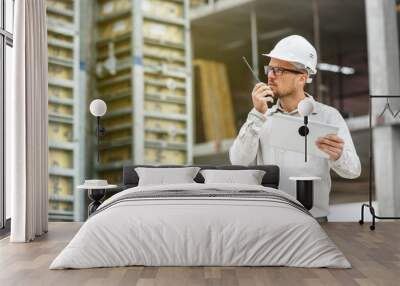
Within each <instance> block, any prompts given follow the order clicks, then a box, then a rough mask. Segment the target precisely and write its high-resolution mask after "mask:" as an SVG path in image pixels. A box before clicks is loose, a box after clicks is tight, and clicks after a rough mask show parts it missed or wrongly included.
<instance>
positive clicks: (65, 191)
mask: <svg viewBox="0 0 400 286" xmlns="http://www.w3.org/2000/svg"><path fill="white" fill-rule="evenodd" d="M63 5H66V6H68V7H64V6H63ZM47 31H48V35H50V34H51V35H52V36H48V47H49V57H48V63H49V67H50V65H52V66H54V67H55V69H62V68H65V69H67V70H69V71H70V78H63V77H62V76H59V75H57V74H55V75H54V74H52V73H51V72H49V78H48V85H49V97H48V103H49V116H48V120H49V129H50V130H49V133H51V132H52V128H53V129H54V130H60V129H58V128H61V127H60V126H63V128H65V129H63V132H64V133H63V135H64V138H62V136H58V135H60V133H56V134H55V135H50V136H49V170H48V172H49V203H50V206H49V219H50V220H62V221H73V220H80V218H81V217H82V215H83V214H81V209H82V207H81V205H82V204H83V202H82V200H81V199H80V197H79V196H77V195H76V194H75V192H74V186H75V185H77V183H79V182H81V181H82V179H83V169H82V168H81V167H80V164H79V162H80V160H81V155H82V153H81V151H82V150H83V149H84V148H83V146H82V145H83V138H80V136H79V128H78V126H79V124H80V122H81V120H84V119H82V118H81V116H80V113H81V112H80V108H81V102H80V98H79V93H78V90H79V1H77V0H75V1H74V0H70V1H62V2H57V1H54V0H48V1H47ZM50 49H52V50H53V51H54V50H55V51H56V52H55V54H51V53H50ZM57 51H62V52H57ZM63 53H66V54H63ZM66 55H67V56H66ZM69 55H70V56H69ZM49 70H50V69H49ZM63 92H64V93H66V94H70V95H71V96H70V97H67V96H65V94H64V95H63V96H60V93H63ZM57 93H58V94H57ZM50 106H53V108H55V110H53V109H52V108H50ZM57 109H61V110H64V111H65V110H69V111H70V113H69V114H66V113H62V112H58V110H57ZM57 124H61V125H57ZM66 130H67V131H66ZM68 132H69V133H68ZM65 137H68V139H67V138H65ZM52 152H68V153H67V155H65V158H63V157H60V154H58V155H57V154H51V153H52ZM63 160H68V162H70V163H71V165H70V166H57V165H58V164H59V163H60V162H61V163H62V161H63ZM60 165H63V164H60ZM66 182H68V183H66ZM59 192H62V194H61V193H59ZM54 203H56V204H63V207H62V208H61V209H59V208H52V206H54Z"/></svg>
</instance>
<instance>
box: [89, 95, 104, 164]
mask: <svg viewBox="0 0 400 286" xmlns="http://www.w3.org/2000/svg"><path fill="white" fill-rule="evenodd" d="M89 110H90V113H91V114H92V115H93V116H95V117H96V118H97V128H96V136H97V162H99V157H100V154H99V141H100V137H103V136H104V134H105V133H106V129H105V128H104V127H101V126H100V117H102V116H103V115H104V114H106V112H107V104H106V103H105V102H104V101H103V100H101V99H95V100H93V101H92V102H91V103H90V106H89Z"/></svg>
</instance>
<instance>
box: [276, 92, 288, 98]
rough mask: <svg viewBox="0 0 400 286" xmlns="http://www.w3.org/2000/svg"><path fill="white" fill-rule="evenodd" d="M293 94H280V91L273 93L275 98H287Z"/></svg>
mask: <svg viewBox="0 0 400 286" xmlns="http://www.w3.org/2000/svg"><path fill="white" fill-rule="evenodd" d="M292 93H293V92H280V91H276V92H275V93H274V96H276V97H277V98H285V97H289V96H290V95H291V94H292Z"/></svg>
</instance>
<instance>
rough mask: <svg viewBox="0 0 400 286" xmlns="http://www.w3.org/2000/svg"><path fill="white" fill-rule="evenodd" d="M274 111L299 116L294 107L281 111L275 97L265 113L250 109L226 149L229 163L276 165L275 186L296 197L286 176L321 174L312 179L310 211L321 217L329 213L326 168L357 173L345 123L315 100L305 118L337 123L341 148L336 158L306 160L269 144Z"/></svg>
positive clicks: (357, 163)
mask: <svg viewBox="0 0 400 286" xmlns="http://www.w3.org/2000/svg"><path fill="white" fill-rule="evenodd" d="M307 96H309V95H307ZM309 97H311V96H309ZM311 98H312V97H311ZM277 112H282V113H284V114H286V115H291V116H297V117H300V114H299V113H298V112H297V110H294V111H292V112H290V113H287V112H285V111H284V110H282V109H281V108H280V104H279V100H278V102H277V104H275V105H274V106H273V107H271V108H270V109H268V111H267V112H266V113H265V114H263V113H260V112H258V111H257V110H256V109H254V108H253V109H252V110H251V111H250V113H249V115H248V117H247V121H246V122H245V123H244V124H243V126H242V128H241V129H240V132H239V135H238V137H237V138H236V139H235V141H234V143H233V145H232V146H231V148H230V150H229V157H230V160H231V163H232V164H234V165H246V166H247V165H268V164H273V165H278V166H279V168H280V182H279V189H281V190H283V191H285V192H287V193H289V194H290V195H292V196H294V197H295V196H296V182H295V181H292V180H289V177H291V176H318V177H321V180H319V181H314V206H313V208H312V209H311V213H312V214H313V215H314V216H315V217H325V216H327V215H328V214H329V192H330V190H331V176H330V169H331V168H332V169H333V170H334V171H335V172H336V173H337V174H338V175H339V176H341V177H343V178H348V179H353V178H357V177H358V176H360V173H361V164H360V159H359V157H358V155H357V152H356V150H355V148H354V144H353V140H352V138H351V135H350V132H349V129H348V127H347V125H346V122H345V121H344V119H343V117H342V116H341V114H340V113H339V112H338V111H337V110H336V109H335V108H333V107H330V106H328V105H325V104H322V103H319V102H315V109H314V112H313V113H312V114H310V116H309V119H310V120H312V121H317V122H318V121H319V122H322V123H328V124H333V125H336V126H338V127H339V132H338V136H339V137H341V138H342V139H343V140H344V147H343V153H342V155H341V157H340V158H339V159H338V160H336V161H332V160H330V159H324V158H320V157H317V156H313V155H311V154H310V155H309V159H308V160H307V161H308V162H307V163H306V162H304V154H303V153H298V152H293V151H287V150H284V149H281V148H277V147H274V146H271V145H270V143H269V132H268V131H269V129H270V126H271V121H272V120H268V118H269V117H270V116H273V115H274V114H275V113H277Z"/></svg>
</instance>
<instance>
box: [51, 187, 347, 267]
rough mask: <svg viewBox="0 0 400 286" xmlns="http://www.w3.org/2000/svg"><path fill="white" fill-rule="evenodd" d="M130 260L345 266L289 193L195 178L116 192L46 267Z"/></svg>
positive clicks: (178, 263)
mask: <svg viewBox="0 0 400 286" xmlns="http://www.w3.org/2000/svg"><path fill="white" fill-rule="evenodd" d="M132 265H144V266H292V267H330V268H350V267H351V266H350V263H349V262H348V260H347V259H346V258H345V256H344V255H343V253H342V252H341V251H340V250H339V249H338V248H337V247H336V245H335V244H334V243H333V241H332V240H331V239H330V238H329V237H328V236H327V234H326V233H325V232H324V230H323V229H322V228H321V226H320V225H319V224H318V222H317V221H316V220H315V219H314V218H313V217H312V216H311V215H310V213H309V212H308V211H307V210H306V209H305V208H304V207H303V206H302V205H301V204H300V203H299V202H298V201H296V199H295V198H293V197H292V196H290V195H288V194H286V193H284V192H282V191H280V190H276V189H273V188H268V187H263V186H255V185H241V184H199V183H192V184H174V185H163V186H161V185H156V186H141V187H134V188H130V189H127V190H124V191H122V192H120V193H118V194H116V195H114V196H113V197H111V198H109V199H108V200H106V201H105V202H104V203H103V204H102V205H101V206H100V207H99V208H98V210H97V211H96V212H95V213H94V214H93V215H92V216H91V217H90V218H89V219H88V220H87V221H86V222H85V223H84V224H83V225H82V227H81V229H80V230H79V231H78V233H77V234H76V235H75V237H74V238H73V239H72V241H71V242H70V243H69V244H68V245H67V246H66V247H65V248H64V250H62V252H61V253H60V254H59V255H58V256H57V257H56V258H55V259H54V261H53V262H52V264H51V265H50V269H65V268H92V267H119V266H132Z"/></svg>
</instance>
